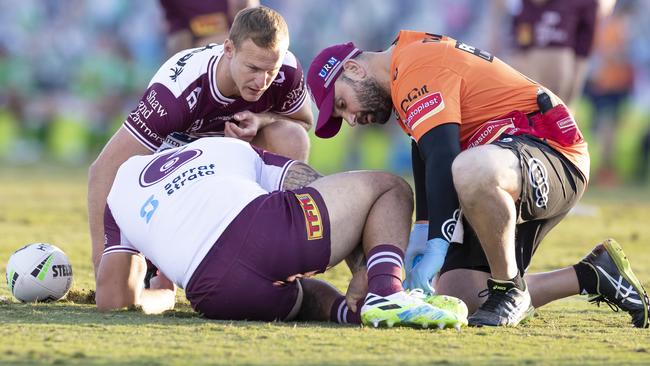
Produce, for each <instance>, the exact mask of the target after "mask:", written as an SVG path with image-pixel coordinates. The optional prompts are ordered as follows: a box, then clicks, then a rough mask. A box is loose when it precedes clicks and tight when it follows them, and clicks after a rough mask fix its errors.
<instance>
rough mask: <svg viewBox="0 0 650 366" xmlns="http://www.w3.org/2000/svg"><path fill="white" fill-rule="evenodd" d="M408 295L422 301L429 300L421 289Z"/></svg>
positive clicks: (414, 290)
mask: <svg viewBox="0 0 650 366" xmlns="http://www.w3.org/2000/svg"><path fill="white" fill-rule="evenodd" d="M407 294H409V296H413V297H415V298H416V299H420V300H424V299H426V298H427V294H425V293H424V290H422V289H421V288H416V289H413V290H409V291H408V292H407Z"/></svg>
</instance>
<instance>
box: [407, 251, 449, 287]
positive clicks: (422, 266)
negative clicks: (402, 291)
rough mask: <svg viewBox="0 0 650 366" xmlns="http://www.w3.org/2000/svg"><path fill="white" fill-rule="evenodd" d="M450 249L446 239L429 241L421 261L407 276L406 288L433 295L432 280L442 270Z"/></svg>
mask: <svg viewBox="0 0 650 366" xmlns="http://www.w3.org/2000/svg"><path fill="white" fill-rule="evenodd" d="M448 249H449V242H447V241H446V240H444V239H440V238H433V239H431V240H429V241H427V243H426V246H425V249H424V251H423V252H422V253H421V254H422V257H421V259H420V261H419V262H417V263H416V264H415V265H414V266H413V268H412V269H411V271H410V273H408V274H407V276H406V280H405V281H404V287H405V288H408V289H411V290H413V289H416V288H420V289H422V290H423V291H424V292H425V293H429V294H431V293H433V291H434V290H433V287H432V286H431V280H432V279H433V277H435V275H436V274H437V273H438V272H439V271H440V268H442V265H443V263H444V262H445V256H446V255H447V250H448Z"/></svg>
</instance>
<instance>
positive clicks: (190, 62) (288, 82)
mask: <svg viewBox="0 0 650 366" xmlns="http://www.w3.org/2000/svg"><path fill="white" fill-rule="evenodd" d="M222 56H223V45H217V44H214V43H212V44H209V45H207V46H205V47H200V48H192V49H188V50H184V51H181V52H179V53H177V54H176V55H174V56H172V57H171V58H170V59H169V60H167V62H165V63H164V64H163V65H162V67H161V68H160V69H159V70H158V72H157V73H156V75H154V77H153V79H152V80H151V82H150V83H149V86H148V88H147V90H146V92H145V93H144V95H143V96H142V99H141V100H140V102H139V103H138V106H137V107H136V108H135V109H134V110H133V111H132V112H131V113H130V114H129V116H128V117H127V119H126V121H125V122H124V128H126V130H127V131H129V132H130V133H131V134H132V135H133V136H134V137H135V138H136V139H137V140H138V141H140V142H141V143H142V144H143V145H144V146H146V147H147V148H148V149H150V150H151V151H155V150H156V149H157V148H158V147H159V146H160V144H161V143H162V142H163V140H164V139H165V137H166V136H167V135H168V134H169V133H171V132H183V133H187V134H188V135H190V136H193V137H205V136H223V130H224V126H225V122H227V121H231V120H233V115H234V114H235V113H237V112H241V111H246V110H248V111H251V112H254V113H262V112H267V111H268V112H275V113H279V114H284V115H290V114H292V113H295V112H297V111H298V110H299V109H300V108H301V107H302V106H303V105H304V103H305V101H306V97H307V90H306V88H305V85H304V84H305V83H304V78H303V72H302V68H301V66H300V63H299V62H298V59H296V57H295V56H294V55H293V54H292V53H291V52H289V51H287V54H286V55H285V57H284V60H283V63H282V67H280V71H279V72H278V76H277V77H276V78H275V80H274V81H273V83H272V84H271V86H270V87H269V88H268V89H267V90H266V91H265V92H264V94H262V97H261V98H260V99H259V100H258V101H257V102H247V101H245V100H244V99H242V98H236V99H233V98H228V97H226V96H224V95H223V94H221V92H220V91H219V88H218V87H217V79H216V74H217V64H218V62H219V59H220V58H221V57H222Z"/></svg>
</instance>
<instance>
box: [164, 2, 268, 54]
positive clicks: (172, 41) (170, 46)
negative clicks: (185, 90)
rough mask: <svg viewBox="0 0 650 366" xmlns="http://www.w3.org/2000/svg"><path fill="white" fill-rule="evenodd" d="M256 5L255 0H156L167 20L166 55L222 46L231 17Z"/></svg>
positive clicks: (230, 23) (257, 4) (231, 20)
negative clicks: (220, 44) (216, 45)
mask: <svg viewBox="0 0 650 366" xmlns="http://www.w3.org/2000/svg"><path fill="white" fill-rule="evenodd" d="M259 4H260V2H259V0H209V1H206V0H160V6H161V7H162V9H163V11H164V12H165V20H166V21H167V33H168V36H167V53H168V54H169V55H170V56H171V55H173V54H175V53H177V52H179V51H182V50H184V49H187V48H192V47H201V46H204V45H206V44H208V43H223V42H224V41H225V40H226V38H228V30H229V29H230V26H231V25H232V22H233V19H234V18H235V15H236V14H237V13H238V12H239V11H240V10H243V9H246V8H250V7H253V6H259Z"/></svg>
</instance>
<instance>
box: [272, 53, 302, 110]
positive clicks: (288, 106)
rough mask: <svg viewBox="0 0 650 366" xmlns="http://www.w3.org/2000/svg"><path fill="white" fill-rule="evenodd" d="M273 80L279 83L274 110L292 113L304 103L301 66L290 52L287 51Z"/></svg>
mask: <svg viewBox="0 0 650 366" xmlns="http://www.w3.org/2000/svg"><path fill="white" fill-rule="evenodd" d="M273 82H274V83H276V84H279V85H278V97H277V99H276V103H275V106H274V107H273V111H274V112H277V113H280V114H292V113H295V112H297V111H298V110H299V109H300V108H301V107H302V106H303V105H304V104H305V99H306V98H307V88H306V87H305V78H304V75H303V71H302V66H301V65H300V62H299V61H298V59H297V58H296V57H295V56H294V55H293V54H292V53H291V52H288V53H287V56H286V58H285V62H284V65H283V66H282V68H280V72H279V73H278V76H277V77H276V78H275V81H273Z"/></svg>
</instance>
